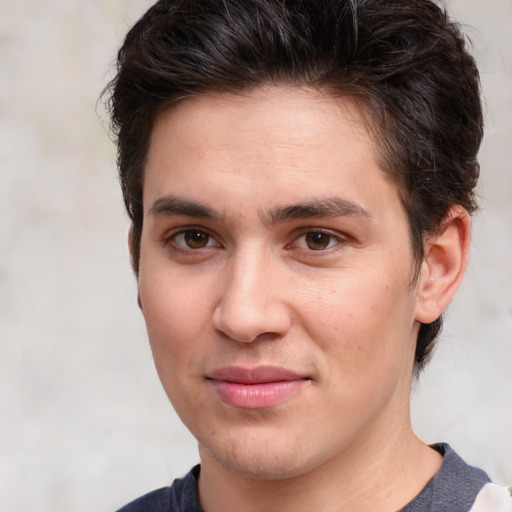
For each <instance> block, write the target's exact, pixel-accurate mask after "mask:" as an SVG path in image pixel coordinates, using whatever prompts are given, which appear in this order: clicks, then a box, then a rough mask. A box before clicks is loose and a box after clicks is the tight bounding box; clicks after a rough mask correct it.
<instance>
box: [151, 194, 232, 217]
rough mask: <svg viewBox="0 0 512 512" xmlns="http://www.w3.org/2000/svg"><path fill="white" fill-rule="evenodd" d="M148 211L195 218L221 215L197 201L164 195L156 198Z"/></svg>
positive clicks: (155, 214)
mask: <svg viewBox="0 0 512 512" xmlns="http://www.w3.org/2000/svg"><path fill="white" fill-rule="evenodd" d="M149 213H150V214H151V215H153V216H157V215H185V216H186V217H194V218H197V219H213V220H218V219H220V218H221V217H222V216H221V215H220V214H219V213H217V212H216V211H215V210H213V209H212V208H210V207H209V206H206V205H204V204H201V203H199V202H197V201H190V200H188V199H184V198H182V197H177V196H164V197H160V198H159V199H157V200H156V201H155V202H154V203H153V206H152V207H151V209H150V210H149Z"/></svg>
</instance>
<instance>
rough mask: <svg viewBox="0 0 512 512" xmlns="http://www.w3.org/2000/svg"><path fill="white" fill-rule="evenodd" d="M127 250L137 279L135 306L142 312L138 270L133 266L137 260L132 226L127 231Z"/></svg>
mask: <svg viewBox="0 0 512 512" xmlns="http://www.w3.org/2000/svg"><path fill="white" fill-rule="evenodd" d="M128 250H129V252H130V265H131V267H132V270H133V272H134V273H135V276H136V277H137V304H138V305H139V308H140V309H141V310H142V302H141V300H140V291H139V286H138V283H139V272H138V268H137V266H136V265H135V261H136V258H137V255H136V254H135V242H134V238H133V225H132V226H130V230H129V231H128Z"/></svg>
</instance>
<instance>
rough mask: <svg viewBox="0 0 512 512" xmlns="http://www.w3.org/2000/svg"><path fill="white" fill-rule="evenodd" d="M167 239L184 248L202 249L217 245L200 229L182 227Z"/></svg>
mask: <svg viewBox="0 0 512 512" xmlns="http://www.w3.org/2000/svg"><path fill="white" fill-rule="evenodd" d="M169 240H170V241H171V242H172V243H174V244H175V245H177V246H179V247H182V248H184V249H203V248H205V247H218V246H219V244H218V243H217V242H216V241H215V239H214V238H213V237H211V236H210V235H209V234H208V233H206V232H205V231H202V230H201V229H183V230H181V231H178V232H177V233H174V234H173V235H172V236H171V237H170V239H169Z"/></svg>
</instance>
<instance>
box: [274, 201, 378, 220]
mask: <svg viewBox="0 0 512 512" xmlns="http://www.w3.org/2000/svg"><path fill="white" fill-rule="evenodd" d="M342 216H348V217H362V218H366V219H369V220H372V219H373V216H372V215H371V214H370V212H369V211H368V210H365V209H364V208H363V207H362V206H360V205H358V204H356V203H353V202H352V201H349V200H347V199H342V198H340V197H329V198H326V199H317V200H313V201H309V202H307V203H303V204H294V205H290V206H282V207H278V208H274V209H273V210H271V211H270V212H269V214H268V219H269V222H270V223H271V224H277V223H279V222H284V221H286V220H290V219H305V218H315V217H342Z"/></svg>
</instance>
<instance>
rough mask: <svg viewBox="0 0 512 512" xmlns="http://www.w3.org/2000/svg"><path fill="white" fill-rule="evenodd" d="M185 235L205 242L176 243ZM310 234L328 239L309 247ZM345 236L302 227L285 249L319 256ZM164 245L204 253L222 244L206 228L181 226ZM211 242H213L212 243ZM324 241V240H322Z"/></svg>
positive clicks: (185, 241)
mask: <svg viewBox="0 0 512 512" xmlns="http://www.w3.org/2000/svg"><path fill="white" fill-rule="evenodd" d="M187 235H190V236H193V235H200V236H203V237H206V239H207V240H206V244H205V245H202V246H199V247H191V246H190V245H189V243H190V240H189V241H187V240H186V239H185V238H184V240H183V241H182V243H177V241H176V240H177V239H178V237H186V236H187ZM308 235H310V236H318V235H320V237H327V239H328V240H326V242H327V244H326V246H325V247H319V248H316V249H315V248H311V247H310V246H309V245H308V241H307V240H306V237H307V236H308ZM301 239H304V242H303V246H302V247H300V246H298V243H299V241H300V240H301ZM346 241H347V240H346V237H343V236H341V235H339V234H335V233H333V232H332V231H329V230H326V229H323V228H304V229H302V230H301V231H300V232H299V234H298V235H297V236H296V237H295V238H294V239H293V241H292V242H291V243H290V244H287V245H286V249H287V250H292V249H298V250H300V251H304V252H307V253H309V254H311V255H314V256H321V255H324V254H326V253H331V252H334V251H336V250H337V249H339V246H340V245H344V244H345V243H346ZM163 242H164V245H165V246H167V247H169V248H170V249H172V250H173V251H176V252H181V253H184V254H187V255H191V254H194V253H195V254H196V255H199V254H204V251H208V250H211V249H212V248H222V247H223V246H222V244H221V243H219V242H218V241H217V238H216V237H215V236H213V235H212V234H210V233H209V232H208V231H207V230H205V229H203V228H200V227H195V226H187V227H185V228H181V229H179V230H177V231H174V232H173V233H171V234H169V235H167V236H166V237H164V239H163ZM198 242H199V243H201V241H200V240H198ZM212 242H214V243H213V244H212ZM309 242H313V243H314V242H315V240H309ZM317 242H318V243H321V242H322V239H321V238H320V239H318V240H317ZM324 242H325V241H324Z"/></svg>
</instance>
